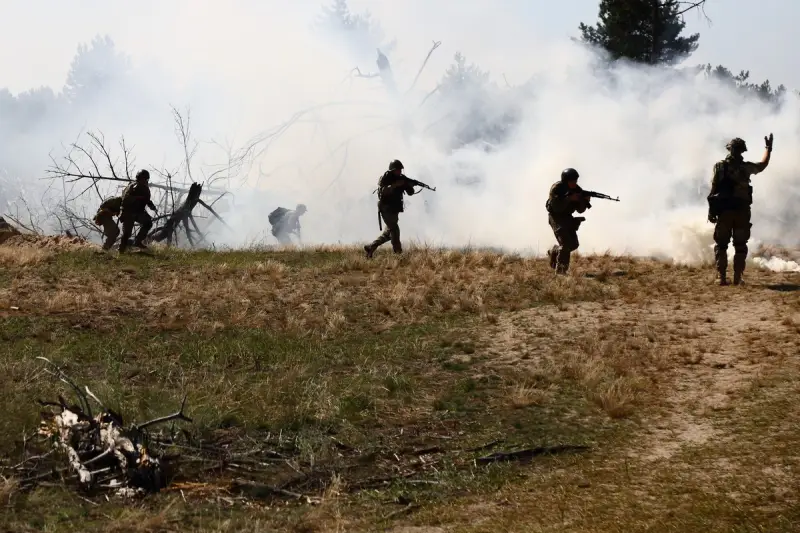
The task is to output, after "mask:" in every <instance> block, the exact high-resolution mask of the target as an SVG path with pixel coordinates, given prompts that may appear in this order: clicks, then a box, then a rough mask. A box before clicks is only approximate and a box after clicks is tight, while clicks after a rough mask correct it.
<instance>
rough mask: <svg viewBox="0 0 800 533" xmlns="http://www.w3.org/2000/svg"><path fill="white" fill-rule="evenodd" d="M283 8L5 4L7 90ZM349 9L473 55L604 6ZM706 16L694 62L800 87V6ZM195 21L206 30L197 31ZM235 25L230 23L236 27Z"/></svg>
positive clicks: (721, 4)
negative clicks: (107, 45) (84, 62)
mask: <svg viewBox="0 0 800 533" xmlns="http://www.w3.org/2000/svg"><path fill="white" fill-rule="evenodd" d="M285 2H286V0H260V2H254V1H253V0H227V1H223V0H192V1H191V2H186V1H184V0H169V1H165V2H156V1H155V0H141V1H137V2H135V3H131V2H124V1H122V0H105V1H101V0H82V1H81V2H80V3H78V2H65V1H60V0H14V1H12V0H7V1H6V2H4V6H3V7H4V13H3V14H4V16H3V17H2V18H1V19H0V72H2V79H1V80H0V85H3V86H8V87H9V88H11V90H12V91H13V92H17V91H20V90H25V89H27V88H30V87H35V86H40V85H53V86H56V87H59V86H60V85H61V84H62V83H63V81H64V78H65V76H66V72H67V69H68V68H69V62H70V60H71V59H72V57H73V55H74V53H75V49H76V47H77V45H78V44H79V43H81V42H87V41H89V40H91V38H92V37H93V36H94V35H96V34H98V33H109V34H110V35H111V36H112V38H114V40H115V41H116V42H117V43H118V45H119V47H120V48H122V49H123V50H125V51H126V52H128V53H130V54H132V55H134V57H136V56H137V55H141V56H142V57H146V58H148V59H149V60H152V59H153V58H159V57H160V56H161V55H163V56H165V57H166V56H169V54H170V50H169V48H170V47H174V48H175V49H176V50H177V49H179V48H181V47H184V48H191V47H194V48H195V49H198V48H201V47H202V40H200V39H199V37H197V35H194V37H193V38H189V37H188V36H189V35H190V34H193V33H194V34H200V33H201V31H205V32H208V31H213V27H214V26H213V24H212V23H209V20H215V19H216V20H219V17H220V15H219V13H223V12H225V11H226V10H229V12H230V13H232V15H231V17H233V13H236V14H237V16H240V17H241V16H242V15H243V14H247V13H250V17H251V18H255V19H257V20H260V21H262V22H261V25H262V27H263V28H264V30H265V31H270V28H271V27H274V26H275V24H276V23H277V24H278V25H279V26H281V25H282V26H286V20H284V19H283V18H284V17H291V16H292V15H290V14H288V9H287V7H286V6H287V4H286V3H285ZM321 3H322V2H319V1H316V0H295V1H294V2H292V3H291V4H290V5H292V8H291V9H293V10H295V11H296V13H294V15H297V14H298V13H299V11H300V10H305V11H303V15H308V14H310V13H313V12H315V11H316V10H317V9H318V8H319V6H320V5H321ZM350 3H351V5H352V7H353V8H354V9H355V10H357V11H360V10H361V9H363V8H367V9H369V10H370V11H371V12H373V13H374V15H375V17H376V18H378V19H380V20H382V21H383V22H384V25H385V26H387V30H389V33H394V32H395V31H398V32H406V37H408V33H413V35H414V36H415V37H416V36H417V35H420V36H421V37H420V39H421V42H422V43H423V45H424V44H425V43H429V42H430V39H433V38H436V39H441V40H444V41H445V42H446V43H447V44H452V43H455V44H454V45H455V46H457V47H458V48H459V49H461V48H463V49H465V53H466V54H467V55H468V56H470V55H471V56H472V57H479V56H480V54H479V53H475V50H470V47H472V48H473V49H475V48H479V47H480V46H479V44H476V43H475V42H474V40H472V41H471V40H470V33H471V32H474V33H475V34H476V35H477V34H480V35H481V36H482V38H484V39H487V38H488V39H497V40H498V41H502V42H503V44H504V45H507V46H512V45H513V43H514V41H515V39H516V40H519V39H520V38H521V36H523V35H525V34H528V35H534V36H536V37H537V38H539V39H544V40H553V39H567V38H569V37H570V36H575V35H576V34H577V26H578V23H579V22H581V21H583V22H586V23H593V22H594V21H595V20H596V16H597V4H598V2H597V0H466V1H464V2H460V1H459V2H457V1H456V0H351V1H350ZM255 4H259V5H258V7H256V6H255ZM209 6H211V7H209ZM221 10H222V11H221ZM212 11H213V12H214V13H216V15H215V16H213V17H212V16H210V15H209V14H210V13H212ZM198 12H199V13H200V15H203V13H205V14H206V15H207V17H206V19H204V20H201V17H198V16H197V13H198ZM498 13H499V14H500V15H499V16H498ZM706 13H707V14H708V16H709V18H710V19H711V22H709V21H707V20H706V19H705V18H704V17H703V16H702V15H701V14H700V13H698V12H692V13H690V14H687V25H688V28H687V29H688V30H689V31H690V32H700V34H701V37H700V48H699V50H698V51H697V52H696V53H695V55H694V56H693V57H692V58H691V59H690V60H689V63H691V64H696V63H706V62H710V63H712V64H714V65H716V64H723V65H725V66H727V67H728V68H730V69H731V70H733V71H735V72H738V71H739V70H742V69H747V70H750V72H751V78H752V79H753V81H758V82H760V81H762V80H763V79H765V78H769V79H770V80H771V82H772V83H773V85H778V84H779V83H784V84H786V85H787V86H789V87H795V88H797V87H800V72H798V69H797V60H796V59H795V57H794V50H795V49H796V48H797V44H798V39H800V38H799V37H798V35H797V31H796V21H797V20H800V1H798V0H758V1H756V0H708V1H707V7H706ZM490 14H491V15H490ZM503 15H506V16H503ZM196 20H198V21H199V22H197V23H198V24H200V26H198V27H197V28H198V31H196V32H193V26H192V25H193V24H195V21H196ZM302 20H303V19H302V17H299V18H296V19H293V22H295V23H297V24H301V21H302ZM176 25H181V26H182V27H183V30H182V32H183V33H182V34H181V35H182V37H181V38H180V39H179V38H177V37H175V38H173V39H172V40H169V39H167V37H170V35H171V34H172V33H173V32H172V28H173V27H175V26H176ZM235 27H236V24H234V23H231V25H230V28H235ZM298 28H302V26H298ZM195 38H197V40H195ZM165 39H167V40H165ZM165 43H166V44H165ZM187 43H188V44H187ZM423 48H424V46H423ZM470 52H473V53H470ZM187 68H188V67H187Z"/></svg>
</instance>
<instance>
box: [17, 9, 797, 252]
mask: <svg viewBox="0 0 800 533" xmlns="http://www.w3.org/2000/svg"><path fill="white" fill-rule="evenodd" d="M366 4H368V3H366V2H361V3H359V2H351V10H352V11H354V12H359V11H360V9H361V7H362V6H364V5H366ZM148 5H149V4H148ZM372 5H373V4H371V3H370V6H372ZM374 6H375V15H374V18H375V19H376V20H378V21H379V22H380V25H381V28H382V30H383V34H384V35H385V38H384V39H383V42H382V46H383V45H385V44H386V43H388V42H389V41H391V40H392V39H395V38H396V39H397V42H396V45H395V46H394V47H393V48H391V52H386V53H387V55H388V56H389V59H390V61H391V64H392V68H393V72H394V78H395V80H396V82H397V85H398V89H399V94H398V95H397V96H392V95H390V94H389V93H388V92H387V90H386V87H385V86H384V84H382V83H381V78H379V77H376V78H358V77H348V72H350V71H351V69H353V68H354V67H356V66H358V67H359V68H360V69H361V71H362V72H363V73H367V72H375V71H376V70H377V69H376V67H375V64H374V60H373V61H365V59H364V58H367V57H372V58H374V57H376V54H375V51H374V49H373V48H371V47H372V46H373V45H374V42H372V41H370V40H369V39H366V40H364V39H362V40H360V41H356V43H357V44H356V48H355V49H354V44H353V43H354V41H353V40H350V41H348V40H347V39H346V37H345V36H341V35H340V36H339V38H336V36H332V35H330V34H325V33H323V32H321V31H318V30H315V29H314V28H313V27H312V24H313V22H314V20H315V18H316V17H318V16H319V15H320V12H321V11H320V4H318V3H317V2H291V3H285V2H277V1H275V2H271V1H260V2H255V1H250V0H243V1H240V2H235V3H219V2H211V1H206V2H196V1H192V2H183V3H181V2H174V3H170V4H169V7H162V6H160V4H159V7H158V16H156V15H155V14H150V15H148V14H146V8H147V7H148V6H146V5H145V6H143V7H141V8H130V9H131V10H132V11H133V13H132V14H131V19H130V20H129V21H128V22H129V24H128V26H126V27H124V28H123V27H122V26H120V25H119V24H117V25H116V26H113V25H112V26H113V27H112V28H110V29H108V30H106V28H105V26H104V24H110V22H109V20H110V19H108V18H106V19H102V20H100V19H98V20H97V21H96V26H95V27H94V29H95V31H96V32H100V33H103V32H105V31H108V32H109V33H110V34H111V36H112V38H114V37H115V32H114V31H112V30H115V31H116V34H118V35H119V38H118V39H115V41H116V42H117V46H118V48H119V49H120V50H121V51H123V52H125V53H128V54H130V55H131V57H132V58H133V64H134V67H135V69H136V70H135V77H136V79H137V80H139V81H138V82H137V85H136V86H135V89H136V90H137V91H138V95H139V97H140V99H141V100H140V101H138V102H136V103H137V104H138V105H136V106H135V107H133V106H132V104H131V102H130V101H129V100H128V99H126V100H124V101H119V100H117V101H116V102H115V100H114V97H115V94H113V93H112V94H110V95H106V96H107V98H106V102H108V101H111V102H115V103H114V104H107V103H106V104H105V105H103V106H98V107H97V108H95V110H94V112H92V113H89V112H87V114H85V115H84V116H83V117H81V118H82V119H83V120H82V124H85V125H86V126H87V127H89V128H91V129H103V131H105V132H106V133H107V135H108V137H110V138H114V137H116V136H118V135H119V134H123V133H124V134H125V136H126V138H127V139H131V140H132V142H133V143H134V144H135V145H136V147H137V153H138V157H139V161H140V162H143V161H153V162H154V163H153V164H156V165H158V164H160V163H161V161H164V160H180V154H179V151H178V148H179V147H178V146H177V145H176V144H175V141H174V139H173V137H172V135H173V132H172V124H171V119H170V117H169V109H168V105H167V104H168V103H175V104H177V105H179V106H182V105H184V104H190V105H191V106H192V112H193V118H194V120H195V121H196V122H195V134H196V135H197V136H198V137H199V138H202V139H211V138H215V139H218V140H221V139H223V138H225V139H228V140H232V141H233V142H234V143H235V144H237V145H238V146H242V145H246V144H247V142H248V141H249V140H252V139H254V138H256V137H257V136H259V135H261V134H263V135H261V137H260V139H261V142H259V143H256V144H255V145H254V148H255V149H256V151H255V152H254V153H258V154H259V156H258V157H257V158H256V159H255V160H254V161H253V167H252V168H251V169H250V172H249V173H248V174H247V176H246V181H245V182H243V183H241V184H240V185H239V186H237V188H235V189H234V193H235V196H234V199H233V204H234V205H235V210H232V211H228V212H227V213H226V219H227V221H228V223H229V224H230V225H231V226H232V227H233V228H234V230H235V231H233V232H228V231H225V230H223V228H221V227H218V231H216V232H215V234H214V235H213V238H214V240H215V242H216V243H217V244H218V245H231V246H238V245H244V244H247V243H252V242H253V241H257V240H259V239H265V238H266V241H267V242H274V241H273V240H272V238H271V237H270V236H269V235H268V233H267V232H268V230H269V224H268V222H267V217H266V214H267V213H268V212H269V211H271V210H272V209H273V208H275V207H277V206H278V205H282V206H285V207H290V208H291V207H293V206H294V204H296V203H300V202H302V203H305V204H306V205H307V206H308V208H309V211H308V213H307V214H306V215H305V216H304V217H303V218H302V224H303V237H304V241H305V242H306V243H307V244H316V243H355V242H365V241H369V240H372V239H373V238H374V237H375V236H376V235H377V233H378V227H377V220H376V218H377V212H376V206H375V197H374V196H373V195H372V194H371V193H372V191H373V189H374V188H375V185H376V183H377V179H378V177H379V176H380V174H381V173H382V172H383V171H384V170H385V168H386V166H387V164H388V162H389V161H390V160H392V159H395V158H399V159H400V160H402V161H403V163H404V164H405V166H406V173H407V174H408V175H409V176H411V177H415V178H417V179H420V180H421V181H424V182H426V183H428V184H430V185H432V186H435V187H437V192H435V193H434V192H430V191H423V192H422V193H421V194H420V195H418V196H414V197H411V198H409V199H408V200H407V202H406V212H405V213H404V214H402V215H401V222H400V225H401V232H402V238H403V240H404V241H406V242H409V241H418V242H425V243H430V244H434V245H444V246H464V245H475V246H492V247H502V248H507V249H516V250H527V251H533V252H538V253H543V252H544V251H545V250H546V249H547V248H548V247H549V246H551V245H552V243H553V242H554V238H553V235H552V232H551V230H550V228H549V226H548V224H547V214H546V212H545V211H544V202H545V199H546V195H547V191H548V189H549V187H550V185H551V184H552V183H553V182H555V181H556V180H557V179H558V176H559V173H560V172H561V170H562V169H563V168H565V167H568V166H571V167H575V168H577V169H578V171H579V172H580V173H581V176H582V179H581V185H582V186H583V187H584V188H586V189H590V190H597V191H600V192H604V193H607V194H610V195H612V196H617V195H618V196H619V197H620V200H621V202H619V203H616V202H610V201H606V200H594V201H593V208H592V209H591V210H589V211H588V212H587V213H585V216H586V218H587V220H586V222H585V223H584V224H583V225H582V227H581V230H580V232H579V237H580V241H581V248H580V251H581V252H582V253H591V252H604V251H607V250H610V251H612V252H615V253H631V254H637V255H657V256H661V257H671V258H673V259H675V260H676V261H679V262H698V261H705V260H708V258H709V255H708V254H709V251H708V245H709V243H710V242H711V241H710V232H711V225H710V224H708V223H707V222H705V218H706V207H705V200H704V197H705V195H706V194H707V187H708V184H709V181H710V177H711V176H710V174H711V168H712V166H713V164H714V162H715V161H717V160H719V159H721V158H722V157H724V155H725V152H724V145H725V142H726V141H727V140H728V139H730V138H731V137H734V136H740V137H743V138H744V139H745V140H746V141H747V142H748V146H749V149H750V150H749V151H748V152H747V153H746V154H745V155H746V156H748V158H749V159H751V160H759V159H760V158H761V155H762V152H763V141H762V139H763V137H764V135H766V134H768V133H770V132H773V133H774V134H775V152H774V154H773V158H772V161H771V163H770V166H769V168H768V169H767V170H766V171H765V172H764V173H762V174H760V175H757V176H755V177H754V179H753V186H754V189H755V203H754V206H753V213H754V216H753V222H754V227H753V239H754V241H758V242H768V243H783V244H787V245H796V244H797V242H793V239H796V237H793V235H796V227H793V226H792V224H793V223H794V222H793V221H791V220H786V218H785V217H782V216H777V215H776V213H784V212H786V204H787V201H789V199H790V198H791V196H792V195H797V194H798V184H799V183H800V182H799V181H798V179H797V176H796V169H797V168H798V167H799V166H800V154H798V153H797V152H796V151H795V150H793V147H794V146H797V145H798V142H800V124H799V123H798V122H799V121H800V108H799V107H800V105H799V104H798V100H797V99H794V98H792V97H790V98H788V100H787V103H786V104H785V105H784V106H783V108H781V110H780V111H779V112H777V113H775V112H774V110H773V109H772V108H770V107H768V106H767V105H766V104H763V103H760V102H756V101H752V100H750V101H745V100H743V99H742V98H741V96H740V95H738V94H736V93H735V92H734V91H733V90H731V89H729V88H726V87H722V86H717V85H715V84H713V83H711V82H709V81H707V80H705V79H702V78H700V77H698V76H691V75H688V74H687V73H684V74H681V75H679V74H676V73H675V72H668V71H664V70H660V69H648V68H641V67H636V66H632V65H627V66H618V67H616V68H615V69H614V71H613V72H611V73H609V72H608V71H606V70H604V69H603V68H601V67H600V65H599V62H598V57H597V56H596V55H595V54H594V53H593V52H591V51H590V50H588V49H586V48H584V47H582V46H580V45H577V44H575V43H573V42H570V41H569V40H567V39H562V40H556V41H549V42H542V41H541V40H539V39H537V38H536V37H534V36H531V35H529V34H530V32H527V31H526V28H525V24H524V23H522V22H521V21H520V17H517V16H515V13H514V11H513V9H509V10H507V11H506V12H500V11H493V12H492V17H491V21H490V20H488V19H487V17H486V16H485V14H484V15H481V13H483V10H484V7H485V4H484V3H482V2H478V1H477V0H476V1H474V2H462V3H461V4H460V5H459V10H458V14H457V15H455V14H451V13H450V11H451V9H446V8H443V7H442V5H441V4H437V3H435V2H422V1H416V0H415V1H413V2H407V3H402V5H401V4H400V3H393V2H391V3H390V2H378V3H376V4H374ZM149 7H153V9H154V11H153V13H155V4H153V5H149ZM453 17H456V18H453ZM412 21H424V22H422V23H419V24H412ZM486 24H489V25H490V27H486V26H485V25H486ZM576 24H577V21H576ZM130 28H139V29H138V30H135V31H134V30H131V29H130ZM141 28H148V30H147V31H146V32H144V31H143V30H142V29H141ZM497 32H500V33H502V35H500V36H498V37H497V38H490V36H497V35H498V33H497ZM432 39H439V40H441V41H442V45H441V47H440V48H439V49H437V50H436V51H435V52H434V54H433V55H432V57H431V60H430V62H429V63H428V65H427V67H426V69H425V70H424V71H423V73H422V75H421V76H420V79H419V81H418V82H417V84H416V85H415V86H414V89H413V90H411V91H409V92H408V93H406V91H407V90H408V89H409V87H410V85H411V82H412V80H413V79H414V77H415V75H416V74H417V70H418V69H419V66H420V63H421V61H422V58H424V56H425V54H426V53H427V51H428V48H429V47H430V42H431V40H432ZM367 47H370V48H369V49H367ZM457 51H460V52H462V53H463V54H464V55H465V56H466V57H467V60H468V62H472V61H474V62H476V63H477V64H478V66H479V67H480V68H482V69H486V70H488V71H489V72H490V76H491V81H492V83H493V84H494V86H492V87H489V88H488V89H487V90H486V92H485V93H480V94H478V95H476V94H474V93H469V94H465V95H462V96H450V98H449V99H448V100H442V99H438V98H437V95H436V94H434V95H433V96H431V97H430V98H429V99H428V100H427V102H426V103H425V105H423V106H420V103H421V102H422V101H423V99H424V98H425V96H426V95H427V94H428V92H430V91H431V90H432V89H433V88H434V87H436V85H437V83H438V82H439V81H440V79H441V77H442V75H443V74H444V71H445V69H446V68H447V67H448V66H449V65H450V64H451V63H452V57H453V54H454V53H455V52H457ZM689 62H690V63H691V60H690V61H689ZM504 76H505V79H504ZM505 80H509V81H511V83H512V84H522V83H524V82H525V81H526V80H531V82H530V84H529V86H528V87H527V89H526V90H522V89H521V88H519V87H517V88H516V89H509V88H507V87H506V81H505ZM120 94H121V93H120ZM478 107H480V108H481V109H482V111H481V113H483V114H484V115H489V116H492V115H493V114H500V113H503V112H507V111H508V112H513V113H516V114H517V116H518V118H519V120H518V122H517V123H516V125H515V127H514V128H513V130H512V131H511V132H510V133H509V135H508V136H507V137H506V139H505V141H504V142H494V143H493V144H495V146H494V148H493V149H492V150H489V151H487V150H486V146H485V145H482V144H477V143H476V144H473V145H467V146H465V147H462V148H460V149H456V150H450V149H448V148H446V147H447V146H449V145H452V144H453V141H454V139H453V136H454V132H456V131H457V130H458V131H460V132H461V133H462V134H463V133H464V131H465V130H466V131H467V132H468V131H469V130H470V126H472V129H477V128H478V127H479V124H478V122H477V119H475V122H474V123H473V124H467V126H466V127H465V125H464V122H463V121H464V120H466V119H464V117H465V116H467V115H466V114H465V113H464V110H465V109H475V108H478ZM109 109H116V110H117V112H116V113H108V110H109ZM303 110H306V111H305V112H302V113H300V114H298V113H299V112H301V111H303ZM509 110H511V111H509ZM454 113H455V114H456V115H459V113H460V116H461V121H462V122H461V123H460V129H459V128H456V127H455V122H454V119H453V114H454ZM287 121H289V122H287ZM78 122H81V121H77V120H75V119H73V120H71V121H69V123H68V124H67V125H66V126H63V127H59V128H58V137H59V140H61V141H70V140H71V138H67V137H68V135H70V134H72V132H74V131H75V130H76V129H77V125H78ZM281 124H284V125H285V127H278V126H280V125H281ZM264 132H267V133H266V134H264ZM134 139H135V140H134ZM53 140H54V135H52V134H51V135H48V136H44V137H42V138H41V139H40V142H38V143H37V142H34V143H29V144H30V145H31V146H35V147H39V146H43V145H45V144H46V143H48V142H49V143H51V144H52V143H53ZM46 148H47V150H49V149H51V148H53V146H47V147H46ZM214 150H215V148H214V147H211V146H206V145H204V146H203V147H202V149H201V152H200V155H199V156H198V157H199V158H200V159H201V160H202V161H206V162H210V161H217V162H218V161H219V157H221V154H220V153H219V150H216V151H214ZM43 159H45V157H44V156H42V155H40V156H39V158H38V159H36V161H37V163H40V164H42V165H43V164H44V163H45V161H43ZM475 179H477V180H478V182H477V183H476V184H474V185H466V184H464V182H465V181H466V182H469V181H470V180H475Z"/></svg>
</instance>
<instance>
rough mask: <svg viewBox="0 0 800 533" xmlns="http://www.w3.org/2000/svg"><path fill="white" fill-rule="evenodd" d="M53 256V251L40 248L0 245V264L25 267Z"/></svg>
mask: <svg viewBox="0 0 800 533" xmlns="http://www.w3.org/2000/svg"><path fill="white" fill-rule="evenodd" d="M52 256H53V252H52V251H49V250H44V249H42V248H11V247H6V246H0V265H3V266H5V267H11V268H13V267H25V266H30V265H36V264H39V263H41V262H43V261H45V260H46V259H49V258H50V257H52Z"/></svg>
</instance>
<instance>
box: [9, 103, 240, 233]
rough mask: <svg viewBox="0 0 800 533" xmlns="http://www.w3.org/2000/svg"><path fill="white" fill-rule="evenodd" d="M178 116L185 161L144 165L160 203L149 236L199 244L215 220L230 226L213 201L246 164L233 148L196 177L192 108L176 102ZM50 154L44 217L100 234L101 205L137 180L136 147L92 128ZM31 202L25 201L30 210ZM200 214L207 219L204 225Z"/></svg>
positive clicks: (63, 228)
mask: <svg viewBox="0 0 800 533" xmlns="http://www.w3.org/2000/svg"><path fill="white" fill-rule="evenodd" d="M173 119H174V123H175V132H176V136H177V138H178V141H179V142H180V145H181V152H182V154H183V155H182V161H181V162H180V163H178V164H177V165H176V166H175V167H173V168H157V167H154V166H148V167H143V168H146V169H147V170H149V172H150V189H151V193H152V201H153V203H154V204H155V205H156V207H157V208H158V215H157V216H156V217H154V220H153V222H154V224H153V229H152V230H151V231H150V234H149V235H148V238H147V240H149V241H155V242H162V241H166V242H167V243H168V244H169V245H177V244H179V241H180V240H181V238H183V239H185V240H186V241H187V242H188V244H189V245H190V246H191V247H194V246H196V245H197V244H199V243H201V242H203V241H205V237H206V234H207V233H208V231H209V229H210V226H211V224H212V223H213V222H214V221H219V222H221V223H222V224H223V225H224V226H225V227H226V228H227V229H229V227H228V225H227V224H225V221H224V220H223V218H222V217H221V216H220V214H219V213H218V212H217V211H216V210H215V209H214V208H213V206H214V204H215V203H216V202H217V201H218V200H220V199H221V198H223V197H224V196H226V195H228V194H230V192H229V190H228V186H229V185H230V181H231V179H233V178H234V177H235V176H236V175H237V174H238V172H239V171H240V170H241V168H242V165H243V164H244V157H235V156H233V155H232V151H231V150H230V149H228V155H227V162H226V163H225V164H222V165H216V166H215V167H212V168H203V169H201V170H202V171H203V172H202V173H203V177H204V180H203V181H202V182H200V181H199V180H195V179H194V175H195V173H196V169H193V158H194V156H195V153H196V151H197V148H198V143H197V142H196V141H193V140H192V133H191V127H190V126H191V124H190V116H189V114H188V112H186V113H185V114H182V113H181V112H179V111H178V110H177V109H174V108H173ZM51 160H52V164H51V166H50V168H48V169H47V170H46V173H47V175H48V178H47V179H49V180H51V181H52V182H53V183H52V186H51V187H49V190H50V192H51V197H50V203H49V204H48V205H43V206H42V208H41V209H40V211H42V213H43V215H44V218H46V219H47V220H49V221H50V222H51V225H55V226H56V230H57V231H58V232H59V233H67V232H69V233H70V234H72V235H79V236H82V237H85V238H91V237H92V236H94V238H95V240H99V239H100V238H101V237H102V228H101V227H99V226H98V225H97V224H96V223H95V222H94V221H93V218H94V214H95V212H96V210H97V208H98V207H99V205H100V204H101V203H102V202H103V201H104V200H106V199H108V198H110V197H112V196H117V195H119V194H121V192H122V189H123V188H124V187H125V186H127V185H128V184H130V183H133V180H134V175H135V174H136V171H137V169H138V168H139V167H138V166H137V165H136V158H135V157H134V155H133V151H132V149H131V147H130V146H129V145H128V144H127V143H126V141H125V138H124V137H123V138H121V139H120V142H119V148H118V150H117V151H116V152H115V150H114V148H113V146H110V145H109V144H108V143H107V141H106V138H105V136H104V135H103V134H102V133H101V132H88V133H86V134H85V138H83V139H82V138H81V137H80V136H79V138H78V139H76V141H75V142H73V143H71V144H70V145H69V147H68V148H67V150H66V153H65V154H64V155H63V156H62V157H60V158H53V157H51ZM206 171H208V172H206ZM54 191H59V192H57V193H56V192H54ZM53 194H55V195H56V196H55V198H56V199H55V200H54V199H53V197H52V195H53ZM28 205H29V204H28V203H27V202H25V207H26V208H27V209H28V211H30V210H31V209H30V208H29V207H28ZM198 206H199V207H201V208H203V209H204V210H205V211H206V212H207V216H203V215H202V214H198V213H197V210H196V208H197V207H198ZM17 218H19V217H17ZM198 218H204V219H206V220H205V221H204V226H205V227H203V228H202V230H201V227H200V226H201V224H198V221H197V219H198Z"/></svg>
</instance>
